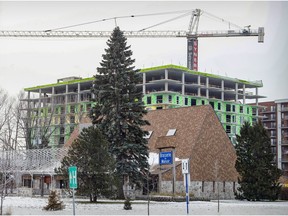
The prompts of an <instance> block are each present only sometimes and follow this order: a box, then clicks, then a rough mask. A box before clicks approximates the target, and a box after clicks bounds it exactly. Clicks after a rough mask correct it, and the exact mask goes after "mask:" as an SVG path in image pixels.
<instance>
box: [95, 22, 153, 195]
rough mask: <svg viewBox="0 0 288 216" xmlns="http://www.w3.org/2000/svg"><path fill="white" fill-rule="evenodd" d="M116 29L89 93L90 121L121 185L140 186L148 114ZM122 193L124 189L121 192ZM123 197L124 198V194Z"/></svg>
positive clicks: (145, 167)
mask: <svg viewBox="0 0 288 216" xmlns="http://www.w3.org/2000/svg"><path fill="white" fill-rule="evenodd" d="M126 41H127V39H126V37H125V36H124V35H123V32H122V31H121V30H120V28H119V27H116V28H115V29H114V30H113V33H112V35H111V37H110V38H109V39H108V42H107V45H108V48H107V49H105V52H106V53H105V54H103V55H102V57H103V59H102V61H101V62H100V65H101V67H98V68H97V71H98V74H97V75H95V81H94V83H93V84H94V85H93V87H92V90H91V91H92V93H93V94H94V95H95V98H94V99H93V101H94V102H95V106H94V107H93V108H92V109H91V113H90V117H91V119H92V122H93V124H95V125H96V126H97V127H98V128H99V129H100V130H101V131H103V133H104V134H105V135H106V137H107V140H108V141H109V143H110V146H109V150H110V152H111V153H112V154H113V155H114V156H115V159H116V170H117V173H118V174H119V175H120V176H122V177H123V178H122V179H123V183H124V185H126V186H127V185H129V184H132V183H139V182H141V181H143V176H144V175H146V172H147V171H148V160H147V158H148V147H147V141H146V139H144V138H143V137H144V135H146V134H147V132H146V131H143V130H142V129H141V126H143V125H147V124H149V123H148V122H147V121H145V120H143V119H142V118H143V116H144V115H145V114H146V113H147V111H146V110H145V109H144V104H143V102H142V96H143V95H142V90H141V89H137V87H136V84H137V83H141V81H142V78H141V74H139V73H137V72H139V70H136V69H135V67H134V66H133V63H134V62H135V60H134V59H132V58H131V56H132V51H131V50H130V46H127V42H126ZM124 190H125V189H124ZM124 195H125V194H124Z"/></svg>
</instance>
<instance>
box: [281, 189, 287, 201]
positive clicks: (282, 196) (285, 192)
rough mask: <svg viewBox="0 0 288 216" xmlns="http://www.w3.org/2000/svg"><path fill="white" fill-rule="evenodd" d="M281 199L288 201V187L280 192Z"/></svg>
mask: <svg viewBox="0 0 288 216" xmlns="http://www.w3.org/2000/svg"><path fill="white" fill-rule="evenodd" d="M280 199H281V200H288V187H282V188H281V191H280Z"/></svg>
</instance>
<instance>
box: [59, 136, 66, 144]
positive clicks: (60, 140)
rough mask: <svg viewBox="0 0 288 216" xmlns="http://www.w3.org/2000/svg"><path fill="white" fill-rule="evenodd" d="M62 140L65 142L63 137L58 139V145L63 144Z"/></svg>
mask: <svg viewBox="0 0 288 216" xmlns="http://www.w3.org/2000/svg"><path fill="white" fill-rule="evenodd" d="M64 140H65V138H64V136H61V137H60V139H59V144H64Z"/></svg>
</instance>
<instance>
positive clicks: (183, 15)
mask: <svg viewBox="0 0 288 216" xmlns="http://www.w3.org/2000/svg"><path fill="white" fill-rule="evenodd" d="M191 12H192V11H189V12H188V13H185V14H182V15H180V16H177V17H174V18H172V19H169V20H165V21H163V22H160V23H157V24H155V25H152V26H149V27H147V28H143V29H141V30H139V31H145V30H147V29H150V28H153V27H155V26H159V25H162V24H164V23H168V22H171V21H174V20H176V19H180V18H182V17H185V16H188V15H191Z"/></svg>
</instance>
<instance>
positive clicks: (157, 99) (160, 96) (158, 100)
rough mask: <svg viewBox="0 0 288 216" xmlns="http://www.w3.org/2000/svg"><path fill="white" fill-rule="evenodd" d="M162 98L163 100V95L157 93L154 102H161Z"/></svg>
mask: <svg viewBox="0 0 288 216" xmlns="http://www.w3.org/2000/svg"><path fill="white" fill-rule="evenodd" d="M162 100H163V96H162V95H158V96H157V97H156V103H162Z"/></svg>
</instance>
